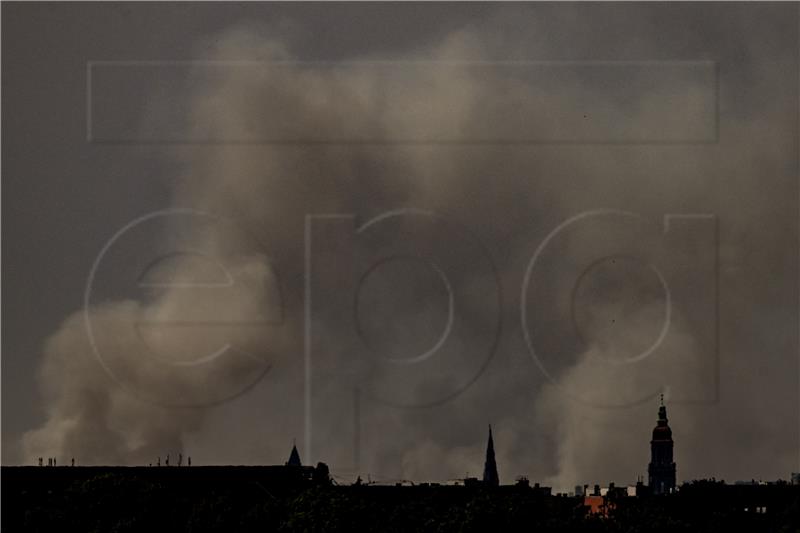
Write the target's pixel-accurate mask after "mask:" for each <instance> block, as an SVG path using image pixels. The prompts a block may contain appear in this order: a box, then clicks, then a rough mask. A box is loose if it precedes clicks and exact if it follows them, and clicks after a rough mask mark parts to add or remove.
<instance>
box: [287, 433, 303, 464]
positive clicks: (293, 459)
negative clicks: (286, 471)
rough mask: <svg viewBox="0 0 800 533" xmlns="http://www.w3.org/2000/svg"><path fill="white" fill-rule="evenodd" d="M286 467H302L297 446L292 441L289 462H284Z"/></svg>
mask: <svg viewBox="0 0 800 533" xmlns="http://www.w3.org/2000/svg"><path fill="white" fill-rule="evenodd" d="M286 466H303V464H302V463H301V462H300V454H299V453H298V451H297V445H296V444H295V443H294V439H292V453H290V454H289V460H288V461H286Z"/></svg>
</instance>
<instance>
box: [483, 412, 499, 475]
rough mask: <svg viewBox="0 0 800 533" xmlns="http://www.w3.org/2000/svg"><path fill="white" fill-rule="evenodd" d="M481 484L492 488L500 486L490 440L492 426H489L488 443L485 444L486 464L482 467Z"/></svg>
mask: <svg viewBox="0 0 800 533" xmlns="http://www.w3.org/2000/svg"><path fill="white" fill-rule="evenodd" d="M483 482H484V483H485V484H487V485H490V486H492V487H496V486H497V485H499V484H500V478H499V477H498V475H497V463H496V462H495V459H494V439H492V425H491V424H489V442H488V443H487V444H486V462H485V463H484V466H483Z"/></svg>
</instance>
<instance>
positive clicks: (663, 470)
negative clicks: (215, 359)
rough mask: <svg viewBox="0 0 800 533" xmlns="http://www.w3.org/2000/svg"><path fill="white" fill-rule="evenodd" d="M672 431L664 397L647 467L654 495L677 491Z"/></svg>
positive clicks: (654, 430) (651, 442)
mask: <svg viewBox="0 0 800 533" xmlns="http://www.w3.org/2000/svg"><path fill="white" fill-rule="evenodd" d="M672 446H673V441H672V430H671V429H670V428H669V424H668V420H667V408H666V406H665V405H664V395H663V394H662V395H661V406H660V407H659V408H658V422H657V423H656V427H655V428H653V440H651V441H650V465H649V466H648V467H647V474H648V481H649V483H648V484H649V485H650V490H651V491H652V493H653V494H669V493H671V492H674V491H675V462H674V461H673V460H672Z"/></svg>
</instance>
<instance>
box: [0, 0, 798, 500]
mask: <svg viewBox="0 0 800 533" xmlns="http://www.w3.org/2000/svg"><path fill="white" fill-rule="evenodd" d="M2 11H3V13H2V14H3V22H2V24H3V43H2V44H3V66H2V68H3V87H2V89H3V97H4V102H3V103H4V105H3V117H2V118H3V121H2V128H3V130H2V133H3V139H4V143H3V153H2V156H3V170H4V172H3V189H4V191H3V192H4V194H3V206H2V207H3V220H2V221H3V259H4V261H3V296H4V298H3V308H2V311H3V333H4V335H3V341H2V343H3V344H2V348H3V350H2V352H3V353H2V370H3V377H2V391H3V392H2V399H3V407H2V415H3V421H2V430H3V436H2V444H3V451H2V462H3V464H18V463H31V462H32V461H34V457H36V456H38V455H45V456H49V455H58V456H75V457H76V458H77V460H78V461H79V463H82V464H90V463H101V464H102V463H124V464H141V463H147V462H150V461H153V460H154V459H155V456H156V455H162V456H163V455H165V454H166V453H167V452H171V453H177V452H178V451H181V450H182V451H183V452H184V454H187V453H190V454H191V455H192V456H193V457H194V458H195V461H194V462H195V463H197V464H203V463H279V462H283V461H285V456H288V450H289V449H290V448H291V445H290V442H291V439H292V438H293V437H297V439H298V445H299V448H300V451H301V455H302V457H303V459H304V460H309V459H310V460H313V461H317V460H325V461H328V462H329V463H330V464H331V466H332V468H333V470H334V472H338V473H339V474H340V475H342V476H344V477H345V478H350V477H352V478H354V477H355V475H356V474H357V473H361V474H362V476H363V474H366V473H370V474H372V476H373V477H374V478H384V479H391V478H412V479H437V480H443V479H449V478H453V477H457V476H463V475H464V474H465V472H467V471H469V472H471V473H473V474H476V473H478V472H479V471H480V469H481V468H482V454H483V446H484V444H485V437H486V424H487V423H489V422H491V423H492V424H493V425H494V427H495V428H496V429H495V444H496V448H497V456H498V466H499V469H500V475H501V480H502V481H504V482H510V481H512V479H513V477H514V476H515V475H523V474H524V475H529V476H530V477H531V478H533V479H536V480H543V481H545V482H548V483H552V484H554V485H556V486H560V487H562V488H563V487H569V486H572V485H574V484H578V483H584V482H586V483H593V482H598V483H606V482H608V481H617V482H618V483H626V482H633V481H635V479H636V476H637V475H642V474H644V473H645V472H646V463H647V460H648V453H649V450H648V441H649V432H650V430H651V429H652V425H653V424H654V423H655V414H656V410H657V400H656V398H657V395H658V393H659V392H661V391H666V395H667V400H668V409H669V413H670V420H671V425H672V427H673V432H674V435H675V439H676V452H675V455H676V461H677V463H678V477H679V480H681V479H691V478H694V477H704V476H707V477H710V476H716V477H717V478H725V479H728V480H733V479H740V478H743V479H749V478H764V479H774V478H778V477H783V478H786V477H788V475H789V472H791V471H797V470H798V468H800V465H798V460H799V459H800V457H799V454H798V450H799V448H798V445H799V444H800V442H799V441H800V432H799V431H798V429H799V427H800V416H799V415H800V413H798V405H799V404H798V401H799V400H800V397H799V396H798V375H799V374H798V370H799V369H798V362H797V361H798V359H797V356H798V279H797V273H798V249H797V248H798V198H799V197H798V181H797V178H798V100H797V94H798V92H797V90H798V12H797V5H796V4H788V3H785V4H766V3H759V4H742V3H737V4H719V3H714V4H670V5H666V4H631V3H626V4H624V5H622V4H611V3H607V4H594V5H587V4H565V5H553V4H508V5H498V4H477V3H470V4H438V5H432V4H363V3H359V4H351V5H337V4H299V5H287V4H253V3H246V4H238V5H236V4H233V5H232V4H225V5H222V4H213V3H202V4H113V5H111V4H108V5H107V4H80V3H78V4H68V5H61V4H46V3H37V4H15V3H4V4H3V6H2ZM185 60H202V61H206V62H205V63H191V62H186V61H185ZM90 61H92V62H94V63H93V64H92V66H91V80H90V81H91V82H90V83H88V84H87V63H88V62H90ZM208 61H211V62H212V63H208ZM281 61H282V62H284V63H283V67H281V68H276V66H275V64H276V62H281ZM365 61H370V62H371V63H368V64H365V63H364V62H365ZM420 61H421V63H420ZM286 62H289V63H286ZM342 62H348V63H347V66H346V67H345V66H342ZM269 65H271V66H269ZM87 85H88V86H90V88H91V98H89V99H88V101H89V102H91V104H90V106H91V114H90V115H91V116H90V121H91V126H92V127H91V139H90V140H87ZM276 141H280V142H276ZM287 141H288V142H287ZM298 141H307V142H305V143H303V142H298ZM370 141H371V142H370ZM376 141H378V142H376ZM174 207H181V208H191V209H195V210H198V211H202V212H204V213H213V214H214V215H215V216H219V217H222V219H220V220H223V221H224V222H223V223H222V225H221V226H220V224H218V223H217V219H214V218H210V217H207V216H206V215H202V216H201V215H197V213H196V212H194V213H189V212H188V211H187V212H180V213H176V212H172V213H168V214H163V213H162V215H153V216H152V218H149V219H146V220H144V221H141V223H140V224H138V225H134V226H132V227H131V228H130V231H126V232H124V234H123V235H122V236H121V237H120V239H119V240H118V241H115V244H113V245H111V246H110V247H109V248H108V249H107V253H105V254H104V255H103V256H102V257H101V258H100V260H98V263H97V265H98V267H97V269H96V270H95V275H94V276H93V277H92V292H91V294H90V298H89V299H90V306H89V308H88V314H87V315H84V314H83V313H82V311H83V310H84V296H85V290H86V287H87V282H88V280H89V277H90V273H91V272H92V268H93V265H94V264H95V261H96V260H97V258H98V254H100V253H101V251H102V250H104V246H106V244H107V243H108V242H109V239H111V238H112V236H114V235H115V234H116V233H117V232H119V231H120V230H122V229H123V228H125V227H126V225H128V224H130V223H132V222H133V221H136V220H137V219H138V218H139V217H142V216H144V215H148V214H153V213H158V212H159V210H164V209H169V208H174ZM401 208H413V209H417V210H426V211H431V212H435V213H436V217H434V218H433V219H431V218H430V217H427V218H426V217H425V216H421V215H420V214H419V212H417V211H404V212H402V214H399V215H398V214H397V213H396V212H394V211H392V210H397V209H401ZM597 210H611V211H613V213H612V212H611V211H600V212H598V211H597ZM619 212H626V213H631V214H633V215H635V216H631V215H620V214H619ZM323 213H324V214H332V213H336V214H340V215H345V216H350V217H353V218H345V219H341V218H340V219H337V220H331V219H326V220H325V221H323V222H322V223H321V224H320V225H318V226H314V228H313V230H309V232H307V231H306V228H305V226H304V224H305V220H306V219H305V217H306V216H307V215H313V214H323ZM387 213H395V215H397V216H395V217H394V218H392V217H390V218H389V219H375V217H380V216H382V215H386V214H387ZM670 214H672V215H692V217H690V218H674V219H672V222H670V225H669V228H668V231H665V230H666V229H667V228H665V226H664V217H665V216H667V215H670ZM571 217H579V218H577V219H575V222H574V223H573V224H571V225H569V226H568V227H566V228H562V229H561V230H559V231H557V232H556V233H555V236H554V237H553V238H552V239H550V240H548V235H551V234H552V232H554V230H556V229H557V228H559V227H560V225H561V224H563V223H565V222H566V221H568V220H570V219H571ZM580 217H583V218H580ZM637 217H638V218H637ZM371 219H375V220H376V222H375V223H374V224H372V225H369V224H367V225H366V226H363V227H362V225H364V224H366V223H368V221H370V220H371ZM231 221H233V222H232V223H231ZM360 227H362V229H361V231H359V230H358V228H360ZM714 228H716V233H715V232H714V231H715V230H714ZM308 235H311V236H312V238H313V243H315V244H309V242H308V240H307V237H308ZM176 243H177V244H176ZM543 243H545V244H546V245H545V244H543ZM176 246H177V248H179V249H181V250H184V251H185V250H189V249H191V250H194V251H196V254H195V255H191V254H183V255H177V256H170V255H169V254H170V253H171V252H174V251H175V249H176ZM540 246H542V248H541V253H537V249H539V248H540ZM308 250H311V252H310V253H309V252H308ZM410 256H420V257H422V260H420V259H419V257H417V258H416V259H414V258H409V257H410ZM163 257H167V258H168V260H167V261H162V262H159V263H158V264H157V265H156V267H154V268H152V269H150V267H153V265H154V264H155V263H153V260H154V259H158V258H163ZM208 257H215V258H217V259H218V260H219V261H220V264H221V265H222V269H223V270H226V269H227V271H228V275H229V276H232V278H231V279H235V280H236V282H237V283H238V282H241V283H242V287H243V288H241V289H240V290H239V289H235V288H234V289H232V290H230V291H227V292H221V293H220V294H221V295H219V296H218V295H217V293H209V292H208V291H206V292H203V291H202V290H200V291H185V290H183V289H174V288H171V289H164V287H163V286H160V285H158V282H156V283H155V285H156V286H153V280H152V279H151V278H148V277H147V276H149V275H153V276H156V278H157V277H158V276H165V277H164V278H161V279H164V280H166V282H170V283H176V282H177V283H184V284H186V283H187V280H188V283H189V284H193V285H194V286H195V288H197V287H196V286H197V285H203V284H205V289H208V288H209V287H208V286H207V285H208V284H209V283H210V284H212V285H213V284H214V283H216V281H214V280H215V279H216V278H214V276H216V275H217V274H218V272H216V273H215V271H214V268H212V267H209V266H208V263H206V262H205V259H207V258H208ZM397 257H401V258H404V259H399V260H396V258H397ZM534 257H535V258H536V261H535V262H534V264H533V266H532V267H531V261H532V259H533V258H534ZM389 259H392V260H389ZM384 260H385V261H384ZM307 265H309V266H311V272H312V277H311V278H310V279H309V281H308V284H306V280H305V277H304V272H305V268H306V266H307ZM432 265H433V266H435V268H431V266H432ZM148 269H150V270H148ZM529 269H530V270H529ZM526 272H529V273H530V276H529V283H528V284H524V280H525V279H526ZM145 274H146V275H145ZM659 276H661V277H659ZM223 277H224V276H223ZM662 278H663V279H662ZM142 279H145V280H146V281H147V282H148V283H150V285H148V286H145V287H143V286H142V285H141V281H142ZM226 279H227V278H226ZM442 279H444V280H446V281H445V283H444V284H443V283H442ZM131 282H138V283H139V285H138V286H137V285H136V284H135V283H131ZM223 285H224V283H223ZM664 286H666V287H668V292H669V295H670V299H669V301H667V298H666V296H665V295H666V293H665V291H664V290H663V288H664ZM184 288H185V287H184ZM309 289H310V290H309ZM209 294H212V296H209ZM309 294H311V295H312V296H313V298H311V299H309V296H308V295H309ZM448 294H449V295H452V303H451V304H448V301H449V300H448ZM309 303H311V305H312V307H311V308H309ZM448 305H452V309H453V317H454V318H453V321H452V325H451V327H450V329H449V330H447V331H449V335H448V336H447V337H446V339H445V341H444V342H443V343H442V344H441V345H437V344H436V342H437V339H438V338H440V334H441V332H442V331H445V330H446V328H447V327H448V326H447V324H448V318H447V317H448V313H447V309H448ZM667 307H669V313H670V314H669V316H668V317H667V318H665V312H666V311H665V310H666V309H667ZM523 309H524V311H523ZM206 312H209V313H211V314H212V315H213V314H214V313H217V315H216V316H215V317H214V318H215V319H219V318H220V315H221V317H222V318H224V319H225V320H227V321H228V322H226V325H223V326H222V327H219V326H213V327H212V326H209V327H198V325H197V324H196V323H194V322H193V323H192V324H189V325H188V326H179V327H178V328H177V329H175V328H173V329H172V330H169V331H170V333H165V332H164V331H162V330H161V329H159V328H160V326H152V323H154V322H158V321H159V320H164V319H165V317H167V316H168V317H170V318H174V316H173V314H174V313H177V314H179V315H181V319H182V320H189V321H195V322H202V323H205V321H207V320H208V319H209V316H207V315H206V314H204V313H206ZM306 312H308V313H310V317H311V320H310V321H308V320H306V318H307V315H306V314H305V313H306ZM187 313H188V315H187ZM354 316H355V317H357V319H358V320H357V324H356V323H355V322H356V321H354V319H353V317H354ZM87 317H88V321H89V322H90V324H91V328H92V330H91V331H92V333H93V335H94V337H89V331H87V328H86V323H85V322H86V320H85V319H86V318H87ZM187 317H188V318H187ZM522 319H524V321H525V323H526V325H527V326H526V328H523V327H522V325H521V324H522V321H523V320H522ZM609 320H611V322H609ZM665 320H667V322H666V323H667V328H666V330H663V331H664V332H665V333H664V335H663V336H661V337H660V336H659V335H660V334H661V333H662V327H661V326H662V324H664V321H665ZM236 321H240V322H248V321H253V322H257V323H259V324H261V325H263V326H264V327H261V326H258V327H255V328H248V327H246V326H242V325H241V324H240V323H239V322H237V325H230V324H229V322H236ZM308 324H311V326H312V327H311V329H310V330H308V329H307V326H308ZM498 325H499V327H498ZM176 331H177V333H176ZM308 333H310V337H307V338H306V340H305V341H304V335H306V334H308ZM359 335H360V337H359ZM223 338H224V339H226V340H225V341H224V342H222V341H221V339H223ZM231 339H234V340H231ZM90 341H92V342H90ZM142 342H143V343H144V344H146V345H147V346H148V348H149V352H158V353H157V354H156V355H155V357H153V354H152V353H149V352H148V354H146V355H145V356H144V357H143V353H142V351H141V347H142V345H143V344H142ZM227 342H230V343H231V344H232V346H233V347H234V351H233V352H232V353H228V354H224V355H223V356H222V357H220V358H217V359H214V360H213V361H211V362H210V363H209V364H196V365H185V364H183V365H182V364H181V363H185V362H186V361H191V360H193V359H194V358H196V357H197V355H196V354H197V350H207V349H208V346H212V345H213V346H216V345H222V344H225V343H227ZM220 343H221V344H220ZM654 343H655V347H654V348H653V350H651V351H648V350H649V347H650V346H653V345H654ZM154 346H155V348H154ZM433 346H436V347H437V349H436V350H434V352H433V355H432V356H431V357H428V358H424V357H419V360H417V359H415V357H416V354H424V353H425V352H426V350H428V349H429V348H431V347H433ZM98 353H99V354H100V356H99V357H97V354H98ZM409 354H411V355H409ZM537 357H538V359H537ZM309 359H312V360H313V365H312V368H311V370H307V365H306V364H305V363H306V362H307V361H308V360H309ZM398 360H400V361H398ZM176 362H177V363H179V364H176ZM309 376H310V377H311V380H312V381H311V383H312V385H313V387H311V388H309V381H308V378H309ZM355 390H358V391H360V392H359V393H358V395H357V396H356V394H355V392H354V391H355ZM231 396H234V398H233V399H230V400H226V398H229V397H231ZM356 397H357V398H358V399H357V400H356V399H354V398H356ZM354 402H357V407H356V406H355V405H356V403H354ZM175 403H177V404H181V405H182V407H181V408H170V407H166V405H167V404H175ZM208 403H214V406H204V407H200V406H199V405H201V404H203V405H205V404H208ZM399 405H412V406H413V407H411V408H409V407H399ZM609 406H610V407H609ZM309 416H310V417H311V418H309ZM355 420H357V421H358V422H357V423H356V422H354V421H355ZM307 437H311V442H307V441H306V439H307ZM309 450H310V453H311V457H308V453H309ZM354 450H355V451H356V452H357V458H356V457H354ZM65 464H66V463H65Z"/></svg>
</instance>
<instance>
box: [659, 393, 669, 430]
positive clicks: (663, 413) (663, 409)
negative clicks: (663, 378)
mask: <svg viewBox="0 0 800 533" xmlns="http://www.w3.org/2000/svg"><path fill="white" fill-rule="evenodd" d="M658 421H659V422H664V423H666V422H668V419H667V406H666V405H664V395H663V394H662V395H661V405H660V406H659V407H658Z"/></svg>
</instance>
